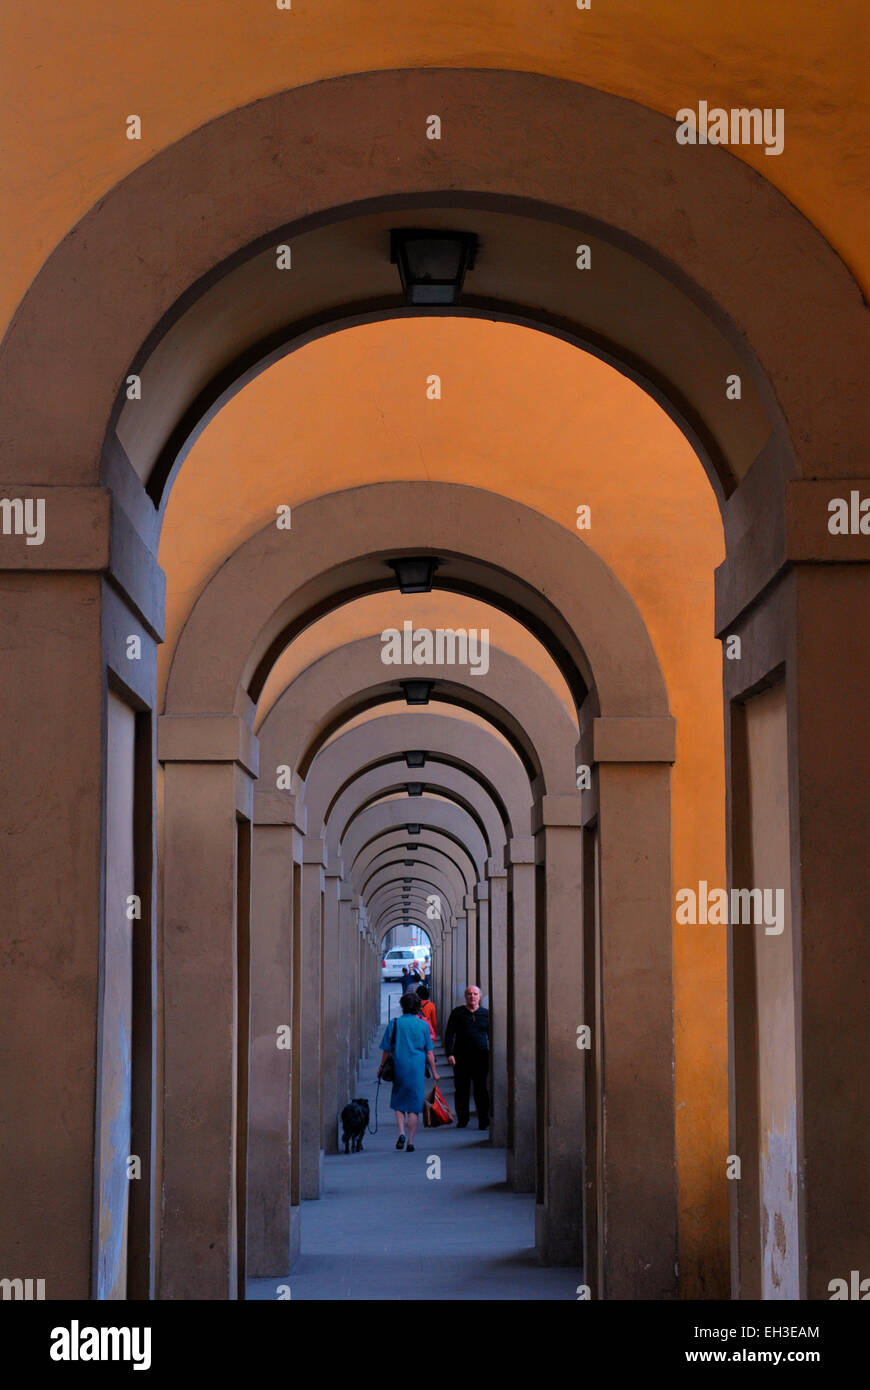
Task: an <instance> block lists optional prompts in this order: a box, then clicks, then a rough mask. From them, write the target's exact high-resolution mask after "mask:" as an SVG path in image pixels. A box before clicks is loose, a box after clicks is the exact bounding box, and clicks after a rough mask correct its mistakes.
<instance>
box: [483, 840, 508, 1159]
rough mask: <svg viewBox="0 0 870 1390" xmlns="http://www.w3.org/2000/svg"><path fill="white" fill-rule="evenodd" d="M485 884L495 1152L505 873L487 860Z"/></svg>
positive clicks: (502, 1079) (500, 1105)
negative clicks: (487, 918) (487, 907)
mask: <svg viewBox="0 0 870 1390" xmlns="http://www.w3.org/2000/svg"><path fill="white" fill-rule="evenodd" d="M486 875H487V881H488V884H489V969H490V980H489V984H490V999H491V1003H490V1047H491V1049H492V1076H491V1086H492V1122H491V1125H490V1131H489V1137H490V1140H491V1142H492V1144H493V1145H494V1146H495V1147H496V1148H500V1149H506V1148H507V1142H508V1081H507V1034H508V1008H509V1003H508V989H507V969H508V959H507V946H508V942H507V870H506V869H503V868H500V867H499V866H497V864H496V862H495V860H494V859H489V860H487V865H486Z"/></svg>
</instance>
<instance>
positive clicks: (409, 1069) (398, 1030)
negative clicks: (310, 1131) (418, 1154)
mask: <svg viewBox="0 0 870 1390" xmlns="http://www.w3.org/2000/svg"><path fill="white" fill-rule="evenodd" d="M420 1003H421V1001H420V1000H419V999H418V998H417V995H416V994H403V995H402V997H401V999H400V1000H399V1004H400V1005H401V1009H402V1015H401V1017H400V1018H396V1019H394V1020H393V1022H392V1023H388V1024H387V1026H386V1028H385V1030H384V1036H383V1037H382V1038H381V1065H380V1066H379V1067H378V1076H380V1074H381V1070H382V1068H383V1065H384V1062H385V1061H386V1060H387V1058H388V1056H389V1055H390V1052H391V1051H392V1054H393V1067H394V1076H393V1093H392V1095H391V1096H390V1109H391V1110H395V1112H396V1127H397V1128H398V1131H399V1137H398V1139H397V1140H396V1148H397V1149H404V1147H405V1116H406V1115H407V1117H408V1153H409V1154H411V1153H413V1152H414V1135H415V1134H416V1133H417V1121H418V1119H419V1117H420V1115H421V1114H422V1111H423V1101H424V1097H425V1089H426V1088H425V1069H426V1063H427V1062H428V1063H429V1070H430V1071H431V1073H432V1077H433V1079H434V1080H435V1081H440V1080H441V1078H440V1076H439V1075H438V1072H437V1071H436V1069H435V1053H434V1052H433V1051H432V1035H431V1033H430V1032H429V1025H428V1023H427V1022H426V1020H425V1019H424V1018H421V1017H420ZM393 1038H395V1042H394V1041H393Z"/></svg>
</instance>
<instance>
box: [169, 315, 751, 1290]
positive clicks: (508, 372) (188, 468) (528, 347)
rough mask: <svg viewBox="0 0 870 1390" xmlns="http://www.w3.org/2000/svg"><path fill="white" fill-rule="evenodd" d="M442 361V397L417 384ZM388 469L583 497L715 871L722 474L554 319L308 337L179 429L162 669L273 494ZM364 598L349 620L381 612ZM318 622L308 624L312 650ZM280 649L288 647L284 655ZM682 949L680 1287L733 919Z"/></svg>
mask: <svg viewBox="0 0 870 1390" xmlns="http://www.w3.org/2000/svg"><path fill="white" fill-rule="evenodd" d="M433 372H435V373H437V374H439V375H440V376H441V379H442V391H443V395H442V399H441V400H440V401H430V400H428V399H427V397H426V378H427V377H428V376H429V375H430V373H433ZM392 479H427V480H443V481H452V482H458V483H467V484H470V485H473V486H478V487H482V488H487V489H489V490H491V491H497V492H500V493H503V494H505V495H506V496H509V497H512V498H515V499H516V500H517V501H519V502H522V503H523V504H525V505H526V506H529V507H532V508H534V509H536V510H537V511H540V512H543V513H544V514H545V515H547V516H549V517H551V518H553V519H554V520H556V521H558V522H559V523H561V524H562V525H564V526H566V527H567V528H568V529H569V530H571V531H572V532H573V531H574V530H575V526H576V509H577V506H578V505H579V504H581V503H585V504H588V505H589V506H591V508H592V528H591V530H590V531H587V532H584V533H583V538H584V539H585V540H586V541H587V543H588V544H589V545H591V546H592V547H593V549H595V550H596V551H597V552H598V553H599V554H600V555H601V556H602V558H603V559H604V560H605V561H606V563H607V564H608V565H610V566H611V568H612V569H613V570H614V572H615V573H616V574H617V576H618V577H619V579H620V580H621V582H622V583H623V584H624V585H625V587H626V588H627V589H628V590H629V592H630V593H631V595H632V597H633V598H634V601H635V602H636V603H637V605H638V608H639V609H640V612H641V614H642V616H643V618H644V620H645V621H646V623H647V625H648V627H649V630H650V633H651V636H652V639H653V642H654V644H655V647H656V650H657V653H658V656H659V660H660V662H661V665H662V669H663V671H664V676H665V680H666V682H667V686H668V691H669V696H670V701H671V709H672V712H673V714H674V715H675V717H676V720H677V729H678V751H677V763H676V766H675V768H674V771H673V778H672V807H673V854H672V858H673V875H674V885H675V887H680V886H689V885H696V884H697V883H698V881H699V879H702V878H703V879H706V880H707V881H708V882H710V883H721V884H723V885H724V883H725V854H724V795H725V789H724V770H723V769H724V751H723V734H722V712H721V709H722V704H721V700H722V697H721V654H720V648H719V644H718V642H717V641H716V640H715V639H714V637H713V569H714V567H715V566H716V565H717V564H719V563H720V562H721V560H722V559H723V558H724V545H723V539H722V529H721V523H720V519H719V513H718V510H717V508H716V504H715V501H714V498H713V493H712V490H711V488H710V486H709V483H708V482H707V479H706V477H705V476H704V473H703V471H702V469H701V466H700V464H699V462H698V460H697V458H696V456H695V455H694V453H693V452H692V449H691V448H690V446H689V445H688V443H687V442H686V440H685V439H684V438H683V436H682V435H681V434H680V432H679V431H678V430H677V428H676V426H675V425H674V424H673V423H672V422H671V421H670V420H669V418H668V417H667V416H666V415H665V414H664V412H663V411H662V410H661V409H660V408H659V407H658V406H657V405H656V404H655V403H654V402H653V401H652V400H651V399H650V398H649V397H647V396H646V395H645V394H644V393H643V392H642V391H641V390H640V389H639V388H638V387H636V386H634V385H633V384H632V383H631V382H629V381H628V380H627V379H626V378H624V377H622V376H620V375H619V373H617V372H616V371H615V370H614V369H612V368H610V367H608V366H605V365H604V364H603V363H601V362H599V361H597V360H596V359H594V358H592V357H589V356H588V355H587V354H585V353H582V352H580V351H579V350H578V349H576V348H574V347H571V346H569V345H568V344H565V343H562V342H560V341H558V340H557V339H554V338H551V337H549V336H547V335H544V334H540V333H535V332H533V331H531V330H527V329H522V328H518V327H516V326H514V325H509V324H503V323H487V322H485V321H482V320H471V319H429V320H422V319H412V320H402V321H393V322H387V323H381V324H371V325H367V326H365V327H361V328H356V329H352V330H348V331H345V332H342V333H337V334H333V335H331V336H329V337H327V338H323V339H320V340H318V341H317V342H314V343H311V344H309V345H308V346H306V347H304V348H302V349H300V350H299V351H298V352H296V353H294V354H292V355H290V356H289V357H287V358H285V359H284V360H283V361H282V362H280V363H278V364H277V365H276V366H274V367H272V368H271V369H270V370H269V371H267V372H264V373H263V374H262V375H261V376H260V377H258V378H257V379H255V380H254V381H253V382H252V383H251V384H250V385H249V386H248V387H246V388H245V390H243V391H242V392H240V393H239V395H237V396H236V397H235V398H234V399H233V400H232V401H230V403H229V404H228V405H227V406H226V407H225V408H224V409H223V410H222V411H221V412H220V414H219V415H218V416H217V417H216V418H215V420H214V421H213V422H212V423H211V424H210V425H209V426H208V427H207V429H206V430H205V431H204V433H203V434H202V436H201V437H200V439H199V440H198V441H197V443H196V444H195V446H194V447H193V449H192V450H191V453H190V455H189V456H188V458H187V460H186V461H185V464H184V467H183V468H182V470H181V472H180V475H179V478H178V480H177V482H176V484H175V487H174V490H173V493H172V495H171V498H170V501H169V504H168V507H167V514H166V522H165V526H164V532H163V539H162V544H161V549H160V561H161V564H162V565H163V566H164V568H165V570H166V573H167V580H168V607H167V644H166V647H165V648H164V650H163V652H162V653H161V657H162V661H161V688H162V685H163V682H165V677H166V672H167V669H168V665H167V662H168V660H169V659H170V658H171V651H172V648H173V646H174V643H175V642H176V640H177V637H178V634H179V631H180V628H181V626H182V624H183V622H184V619H185V617H186V615H187V613H188V612H189V611H190V607H191V606H192V604H193V602H194V601H195V598H196V595H197V594H198V593H199V592H200V590H201V588H202V586H203V584H204V583H205V582H207V579H208V578H209V576H210V575H211V574H212V573H213V572H214V570H215V569H216V568H217V567H218V566H219V565H220V564H221V563H222V561H223V559H224V558H225V556H226V555H227V554H228V553H229V552H231V551H232V550H234V549H235V548H236V547H237V546H238V545H239V544H240V543H241V542H242V541H243V540H244V539H245V538H246V537H247V536H249V535H251V534H252V533H253V532H254V531H256V530H258V529H259V528H261V527H262V526H263V525H265V524H267V523H268V522H269V521H270V520H271V519H272V518H273V517H274V516H275V508H276V506H277V505H278V504H279V503H289V504H290V505H291V506H295V505H298V504H299V503H301V502H302V501H304V500H306V499H308V498H311V497H314V496H317V495H320V494H322V493H325V492H330V491H335V490H338V489H341V488H344V487H351V486H356V485H359V484H361V483H364V482H370V481H380V480H392ZM372 543H373V545H375V544H376V543H377V537H376V536H373V537H372ZM382 602H383V603H384V604H386V603H387V600H386V599H384V600H382ZM440 602H443V600H440ZM359 607H360V605H349V606H348V607H346V608H344V609H341V610H338V612H337V613H336V614H334V615H333V616H332V617H331V619H330V620H329V627H328V629H324V631H325V632H326V634H327V636H328V639H329V640H335V641H336V642H344V641H348V640H351V639H352V638H354V637H356V636H359V635H361V628H360V626H359V615H358V609H359ZM376 611H377V607H376V605H375V606H374V607H373V608H372V610H371V613H369V615H368V623H367V624H364V625H363V628H362V631H374V630H375V626H376V624H375V623H373V622H372V618H373V615H374V613H375V612H376ZM380 611H381V612H383V611H386V609H381V610H380ZM439 611H440V610H439ZM453 611H454V613H455V612H456V611H457V610H455V609H454V610H453ZM454 623H460V619H459V618H458V617H454ZM461 625H466V626H467V625H471V624H470V623H465V624H461ZM320 626H321V625H318V627H320ZM322 640H323V633H321V635H320V637H318V636H316V635H315V634H314V631H312V634H309V635H306V634H303V642H307V644H308V647H307V650H310V651H311V653H312V654H313V655H316V654H317V653H318V651H319V650H320V648H319V646H318V644H319V643H320V642H321V641H322ZM511 640H512V641H513V640H516V638H515V637H512V639H511ZM305 650H306V648H305V647H303V648H301V649H300V651H302V652H304V651H305ZM285 660H286V661H287V662H288V668H287V669H288V670H292V669H294V668H295V664H296V658H290V657H288V658H285ZM699 931H700V932H703V933H704V934H703V935H699ZM674 953H675V954H674V971H675V1020H676V1040H677V1061H676V1085H677V1107H678V1109H677V1141H678V1154H679V1181H680V1202H681V1211H682V1218H681V1231H680V1265H681V1270H682V1271H683V1273H684V1277H685V1288H686V1292H687V1293H689V1294H690V1295H691V1294H692V1293H697V1294H699V1295H704V1294H706V1296H710V1295H711V1293H715V1292H719V1293H720V1295H722V1296H727V1210H726V1207H727V1192H726V1187H725V1179H724V1158H723V1155H724V1154H725V1153H726V1152H727V1023H726V994H725V941H724V936H722V935H721V934H717V933H716V929H715V928H714V929H710V928H700V929H699V928H692V927H675V934H674Z"/></svg>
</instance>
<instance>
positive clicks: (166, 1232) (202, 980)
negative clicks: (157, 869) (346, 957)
mask: <svg viewBox="0 0 870 1390" xmlns="http://www.w3.org/2000/svg"><path fill="white" fill-rule="evenodd" d="M256 746H257V745H256V739H255V738H254V736H253V734H252V733H251V732H250V730H249V729H248V728H247V726H246V725H245V724H243V722H242V721H241V719H239V718H237V717H236V716H226V717H217V716H215V717H212V718H196V717H191V718H186V717H184V716H164V717H163V718H161V719H160V720H159V721H158V757H159V759H160V761H161V762H162V763H164V786H163V839H164V856H163V971H164V987H163V1002H164V1009H163V1038H164V1048H165V1052H164V1108H163V1129H162V1139H163V1172H162V1178H163V1182H162V1203H161V1210H162V1234H161V1243H160V1266H159V1277H158V1296H159V1297H160V1298H167V1299H186V1298H195V1299H228V1298H229V1299H234V1298H238V1297H242V1298H243V1297H244V1261H245V1211H246V1199H245V1163H246V1137H247V1073H248V1066H247V1061H248V1030H249V1011H248V1004H249V999H248V989H247V972H248V948H249V930H248V926H249V924H248V913H249V892H248V883H247V882H245V883H244V885H243V884H242V882H241V880H240V869H242V868H243V864H242V863H240V853H243V852H244V846H243V843H242V836H243V834H247V836H248V847H249V846H250V838H249V835H250V818H251V816H252V814H253V780H252V779H253V778H254V777H255V776H256V772H257V766H256V760H257V754H256ZM242 893H244V898H242ZM240 983H241V990H240Z"/></svg>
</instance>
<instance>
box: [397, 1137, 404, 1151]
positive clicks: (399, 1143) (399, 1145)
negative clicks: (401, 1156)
mask: <svg viewBox="0 0 870 1390" xmlns="http://www.w3.org/2000/svg"><path fill="white" fill-rule="evenodd" d="M404 1147H405V1136H404V1134H400V1135H399V1137H398V1139H397V1140H396V1148H397V1149H403V1148H404Z"/></svg>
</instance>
